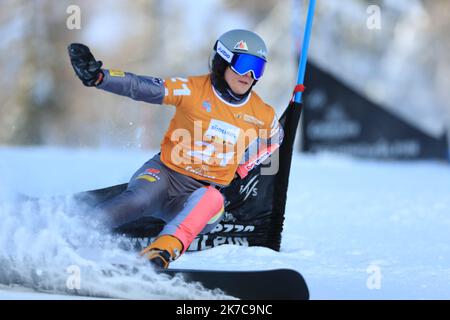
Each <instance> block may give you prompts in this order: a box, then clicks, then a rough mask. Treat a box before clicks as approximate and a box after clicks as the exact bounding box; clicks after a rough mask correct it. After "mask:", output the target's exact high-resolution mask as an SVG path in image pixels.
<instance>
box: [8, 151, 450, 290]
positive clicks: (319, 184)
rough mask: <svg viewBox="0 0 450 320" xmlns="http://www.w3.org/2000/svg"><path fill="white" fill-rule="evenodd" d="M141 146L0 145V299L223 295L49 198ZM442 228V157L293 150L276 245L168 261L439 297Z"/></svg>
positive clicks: (128, 171) (108, 170) (448, 169)
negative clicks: (406, 158) (157, 265)
mask: <svg viewBox="0 0 450 320" xmlns="http://www.w3.org/2000/svg"><path fill="white" fill-rule="evenodd" d="M152 155H153V152H151V151H146V152H143V151H136V150H127V151H124V150H100V151H99V150H73V149H55V148H6V147H2V148H0V299H34V298H39V299H51V298H53V297H54V298H58V299H63V298H73V297H76V296H77V295H79V296H100V297H107V298H130V299H222V298H229V297H226V296H224V295H223V294H221V293H220V292H218V291H213V292H212V291H205V290H203V289H202V288H200V287H198V286H194V285H188V284H185V283H183V282H182V281H181V280H180V279H168V278H164V277H162V276H160V275H156V274H154V273H153V271H152V270H151V269H150V268H148V266H147V265H146V263H145V261H142V260H141V259H139V258H138V257H137V256H136V253H135V252H128V251H124V250H123V249H121V246H120V243H123V241H126V240H124V239H118V238H117V237H116V236H113V235H110V234H108V233H107V232H106V231H105V230H103V229H102V228H101V226H98V225H96V224H95V223H94V222H92V219H90V218H89V212H76V211H77V210H72V209H73V208H72V206H73V203H72V201H71V199H70V198H69V197H68V198H67V199H64V200H60V201H59V202H55V201H53V200H52V199H51V196H52V195H61V194H71V193H74V192H78V191H84V190H90V189H95V188H101V187H106V186H110V185H114V184H118V183H123V182H126V181H128V179H129V177H130V176H131V175H132V174H133V172H134V171H135V170H136V169H137V168H139V167H140V165H141V164H142V163H143V162H145V161H146V160H147V159H148V158H150V157H151V156H152ZM18 194H26V195H30V196H36V197H39V198H40V199H41V200H40V201H39V205H38V206H37V207H36V206H35V205H31V204H27V203H25V204H24V203H20V202H19V201H17V197H18V196H17V195H18ZM68 208H70V209H71V210H68ZM449 230H450V166H449V165H448V164H445V163H438V162H377V161H369V160H355V159H350V158H347V157H342V156H336V155H329V154H322V155H300V154H296V155H295V156H294V158H293V163H292V171H291V178H290V185H289V192H288V201H287V208H286V220H285V226H284V231H283V240H282V246H281V252H274V251H272V250H270V249H267V248H246V247H238V246H231V245H225V246H221V247H218V248H214V249H209V250H206V251H203V252H198V253H189V254H186V255H184V256H182V257H181V258H180V259H179V260H178V261H176V262H174V263H173V264H172V266H173V267H175V268H197V269H216V270H219V269H223V270H236V269H240V270H252V269H272V268H293V269H296V270H298V271H299V272H301V273H302V274H303V276H304V277H305V279H306V281H307V282H308V284H309V288H310V292H311V299H450V232H449ZM74 276H76V278H74ZM74 279H75V280H74ZM76 279H78V280H76ZM74 281H75V282H74ZM77 281H78V282H77ZM268 290H270V288H268Z"/></svg>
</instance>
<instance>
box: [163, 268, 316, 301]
mask: <svg viewBox="0 0 450 320" xmlns="http://www.w3.org/2000/svg"><path fill="white" fill-rule="evenodd" d="M159 272H161V273H163V274H167V275H169V276H176V275H180V276H182V278H183V279H184V280H185V281H186V282H199V283H200V284H201V285H202V286H203V287H205V288H207V289H211V290H214V289H220V290H222V291H223V292H224V293H226V294H227V295H230V296H233V297H236V298H239V299H243V300H308V299H309V290H308V286H307V284H306V282H305V280H304V279H303V276H302V275H301V274H300V273H298V272H297V271H295V270H292V269H274V270H258V271H215V270H190V269H163V270H160V271H159Z"/></svg>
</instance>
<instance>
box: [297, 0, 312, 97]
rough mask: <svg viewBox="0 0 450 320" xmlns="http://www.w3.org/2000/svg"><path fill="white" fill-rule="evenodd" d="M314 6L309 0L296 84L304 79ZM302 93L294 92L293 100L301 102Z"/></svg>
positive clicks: (301, 82)
mask: <svg viewBox="0 0 450 320" xmlns="http://www.w3.org/2000/svg"><path fill="white" fill-rule="evenodd" d="M315 8H316V0H309V7H308V15H307V17H306V26H305V34H304V36H303V45H302V52H301V56H300V62H299V66H298V78H297V85H299V84H303V81H304V80H305V72H306V62H307V61H308V49H309V42H310V39H311V30H312V25H313V18H314V10H315ZM302 93H303V92H296V93H295V97H294V101H295V102H296V103H302Z"/></svg>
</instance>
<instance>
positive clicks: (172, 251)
mask: <svg viewBox="0 0 450 320" xmlns="http://www.w3.org/2000/svg"><path fill="white" fill-rule="evenodd" d="M182 252H183V245H182V243H181V241H180V240H178V239H177V238H175V237H173V236H170V235H167V234H165V235H162V236H160V237H158V238H156V239H155V241H153V242H152V243H151V244H150V245H149V246H148V247H147V248H145V249H144V250H142V251H141V256H143V257H145V258H147V259H148V260H149V261H150V263H151V264H152V265H153V266H154V267H155V268H157V269H167V268H168V267H169V263H171V262H172V261H174V260H175V259H177V258H178V257H179V256H180V255H181V253H182Z"/></svg>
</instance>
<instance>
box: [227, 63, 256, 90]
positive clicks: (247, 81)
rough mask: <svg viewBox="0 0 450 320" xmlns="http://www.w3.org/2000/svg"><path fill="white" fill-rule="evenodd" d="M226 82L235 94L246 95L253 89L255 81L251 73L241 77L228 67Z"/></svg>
mask: <svg viewBox="0 0 450 320" xmlns="http://www.w3.org/2000/svg"><path fill="white" fill-rule="evenodd" d="M225 81H226V82H227V83H228V85H229V86H230V88H231V90H233V92H234V93H237V94H244V93H246V92H247V91H248V90H249V89H250V88H251V86H252V84H253V82H254V81H255V80H254V79H253V77H252V73H251V72H247V73H246V74H244V75H243V76H241V75H239V74H237V73H236V72H234V71H233V70H231V68H230V67H228V68H227V69H226V70H225Z"/></svg>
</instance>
